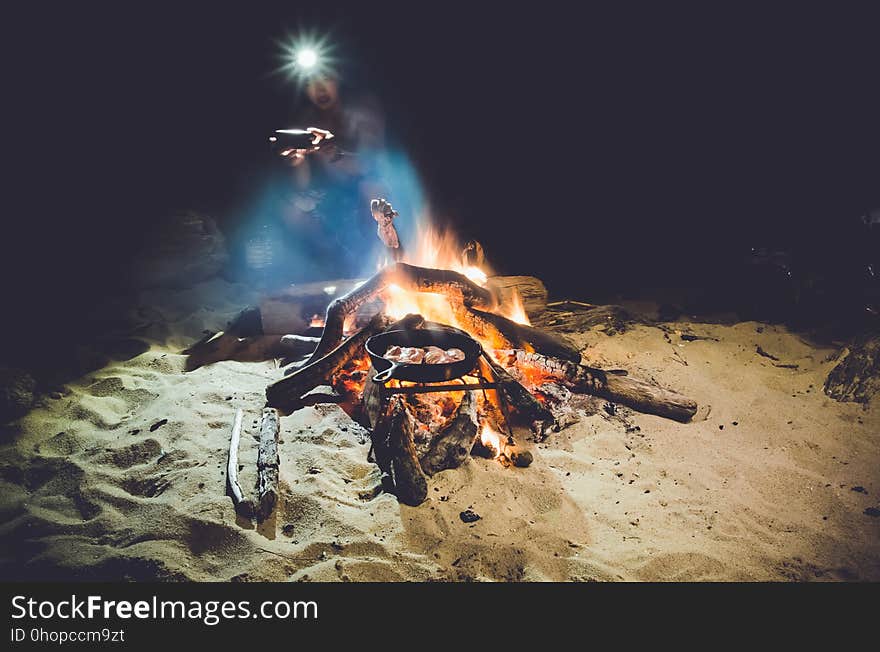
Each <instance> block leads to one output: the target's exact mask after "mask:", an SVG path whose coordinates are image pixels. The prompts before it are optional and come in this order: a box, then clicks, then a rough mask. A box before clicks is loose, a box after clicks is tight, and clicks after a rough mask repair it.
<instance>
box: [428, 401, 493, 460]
mask: <svg viewBox="0 0 880 652" xmlns="http://www.w3.org/2000/svg"><path fill="white" fill-rule="evenodd" d="M479 432H480V425H479V421H478V419H477V401H476V396H475V395H474V393H473V392H464V395H463V396H462V399H461V403H460V404H459V406H458V411H457V412H456V413H455V416H454V417H453V418H452V421H450V423H449V424H448V425H447V426H446V427H445V428H444V429H443V430H442V431H441V432H440V433H438V434H437V436H436V437H435V438H434V440H433V441H432V442H431V446H430V448H429V449H428V452H427V453H425V454H424V455H423V456H422V458H421V460H419V462H420V464H421V467H422V470H423V471H424V472H425V473H427V474H428V475H434V474H435V473H437V472H438V471H443V470H444V469H453V468H456V467H458V466H461V464H462V462H464V461H465V460H466V459H467V457H468V455H470V452H471V448H473V445H474V440H475V439H476V438H477V436H478V435H479Z"/></svg>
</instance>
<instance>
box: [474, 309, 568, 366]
mask: <svg viewBox="0 0 880 652" xmlns="http://www.w3.org/2000/svg"><path fill="white" fill-rule="evenodd" d="M465 312H466V313H467V314H468V315H469V317H470V319H469V320H468V321H469V323H471V324H473V325H474V327H475V329H476V330H478V331H480V332H479V333H478V335H480V336H483V335H484V334H485V335H488V337H487V338H486V339H489V340H490V341H494V339H493V338H492V336H491V335H492V332H493V331H492V330H491V329H494V331H495V332H498V333H500V334H501V335H502V336H503V339H504V340H505V341H507V342H510V343H512V344H513V347H511V348H514V349H526V350H529V349H531V350H534V351H536V352H537V353H540V354H542V355H545V356H549V357H553V358H559V359H561V360H569V361H571V362H580V361H581V352H580V350H579V349H578V348H577V347H576V346H575V345H574V344H573V343H572V342H571V341H570V340H569V339H568V338H567V337H563V336H562V335H556V334H555V333H548V332H547V331H542V330H540V329H538V328H533V327H531V326H526V325H525V324H518V323H516V322H515V321H513V320H511V319H508V318H507V317H502V316H501V315H496V314H493V313H489V312H483V311H482V310H475V309H473V308H468V309H467V310H466V311H465Z"/></svg>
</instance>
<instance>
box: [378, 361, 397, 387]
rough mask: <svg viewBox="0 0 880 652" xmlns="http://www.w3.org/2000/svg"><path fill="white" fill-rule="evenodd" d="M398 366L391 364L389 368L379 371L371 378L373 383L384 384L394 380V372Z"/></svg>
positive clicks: (394, 363)
mask: <svg viewBox="0 0 880 652" xmlns="http://www.w3.org/2000/svg"><path fill="white" fill-rule="evenodd" d="M399 366H400V365H399V364H398V363H396V362H392V363H391V366H390V367H388V368H387V369H386V370H385V371H380V372H379V373H377V374H376V375H375V376H373V382H374V383H386V382H388V381H389V380H391V379H392V378H394V372H395V371H397V368H398V367H399Z"/></svg>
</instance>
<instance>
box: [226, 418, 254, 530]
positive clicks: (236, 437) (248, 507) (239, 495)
mask: <svg viewBox="0 0 880 652" xmlns="http://www.w3.org/2000/svg"><path fill="white" fill-rule="evenodd" d="M242 417H243V413H242V411H241V408H239V409H237V410H236V411H235V419H234V420H233V422H232V433H231V435H230V437H229V456H228V458H227V460H226V488H227V491H228V492H229V494H230V496H231V497H232V503H233V504H234V505H235V511H236V512H237V513H238V514H240V515H241V516H244V517H245V518H251V517H252V516H253V513H254V503H253V501H251V500H250V499H248V498H245V495H244V491H242V489H241V484H239V482H238V446H239V442H240V441H241V421H242Z"/></svg>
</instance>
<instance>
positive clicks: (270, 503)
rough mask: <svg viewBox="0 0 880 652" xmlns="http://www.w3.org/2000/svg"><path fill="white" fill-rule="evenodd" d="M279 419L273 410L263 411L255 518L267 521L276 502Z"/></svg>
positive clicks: (266, 409)
mask: <svg viewBox="0 0 880 652" xmlns="http://www.w3.org/2000/svg"><path fill="white" fill-rule="evenodd" d="M280 432H281V419H280V417H279V415H278V411H277V410H276V409H274V408H265V409H264V410H263V419H262V421H261V422H260V447H259V449H258V452H257V510H256V512H257V518H258V519H259V520H261V521H263V520H265V519H267V518H268V517H269V515H270V514H271V513H272V510H273V509H274V508H275V503H276V502H278V466H279V464H280V460H279V458H278V435H279V433H280Z"/></svg>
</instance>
